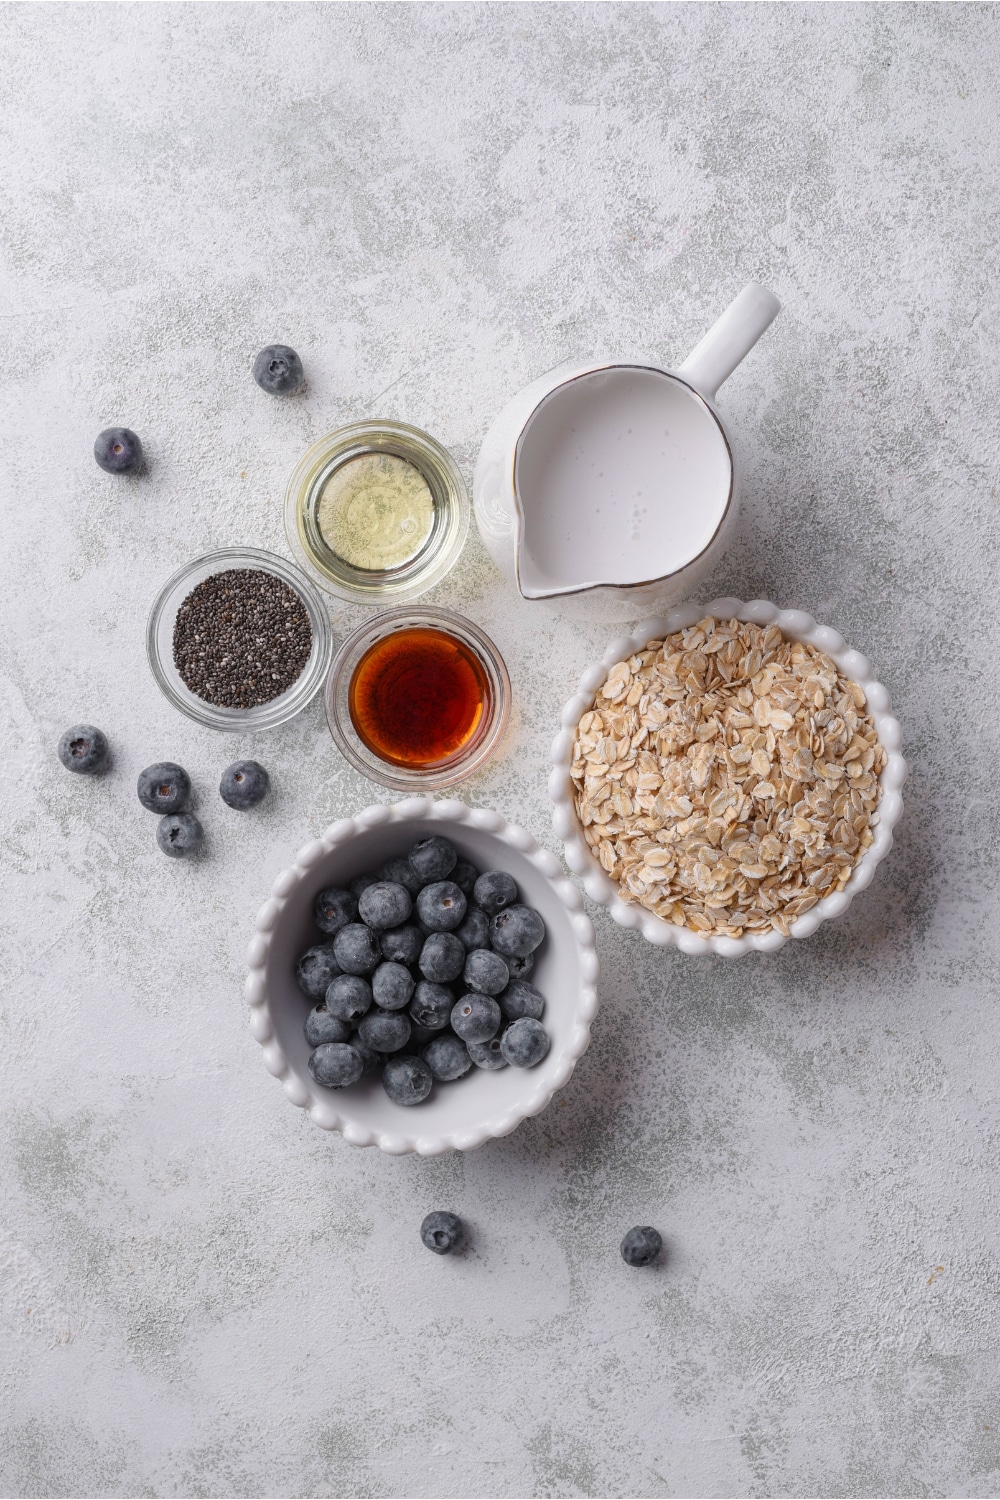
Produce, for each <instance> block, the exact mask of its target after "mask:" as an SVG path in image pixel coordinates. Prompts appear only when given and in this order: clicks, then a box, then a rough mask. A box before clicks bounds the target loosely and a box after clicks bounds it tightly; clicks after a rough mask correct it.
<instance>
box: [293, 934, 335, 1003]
mask: <svg viewBox="0 0 1000 1500" xmlns="http://www.w3.org/2000/svg"><path fill="white" fill-rule="evenodd" d="M339 973H341V968H340V965H339V964H338V962H337V960H336V957H335V955H334V952H333V944H332V943H317V945H316V947H315V948H307V949H306V951H305V953H303V955H302V957H301V958H300V959H299V961H298V963H297V964H296V965H295V978H296V979H297V980H298V984H299V989H300V990H301V991H302V993H303V994H304V995H308V996H309V998H310V1000H322V998H323V996H324V995H325V994H326V992H327V990H328V988H329V987H330V985H331V984H332V982H333V981H334V980H335V979H336V977H337V975H338V974H339Z"/></svg>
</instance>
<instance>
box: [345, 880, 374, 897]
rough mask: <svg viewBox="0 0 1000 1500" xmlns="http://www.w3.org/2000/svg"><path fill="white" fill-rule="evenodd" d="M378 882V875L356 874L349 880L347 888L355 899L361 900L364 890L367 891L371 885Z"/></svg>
mask: <svg viewBox="0 0 1000 1500" xmlns="http://www.w3.org/2000/svg"><path fill="white" fill-rule="evenodd" d="M377 884H378V876H377V875H355V877H354V879H353V880H349V881H348V882H347V889H348V890H349V891H350V893H351V895H352V896H353V897H354V899H355V901H360V900H361V893H362V891H366V890H367V889H368V887H369V886H370V885H377Z"/></svg>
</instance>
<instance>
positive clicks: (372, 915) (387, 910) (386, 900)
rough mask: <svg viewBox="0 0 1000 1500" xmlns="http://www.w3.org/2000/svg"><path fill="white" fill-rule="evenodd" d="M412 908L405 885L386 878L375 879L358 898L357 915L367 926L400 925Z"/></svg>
mask: <svg viewBox="0 0 1000 1500" xmlns="http://www.w3.org/2000/svg"><path fill="white" fill-rule="evenodd" d="M412 910H413V902H412V901H411V900H410V893H409V891H408V890H407V889H406V887H405V886H402V885H393V884H391V883H390V882H389V881H387V880H379V881H376V883H375V884H374V885H370V886H369V887H368V889H367V890H364V891H362V892H361V895H360V897H359V898H358V916H359V917H360V918H361V920H362V922H367V924H368V926H369V927H376V928H384V927H401V926H402V925H403V923H404V922H405V921H406V920H407V918H408V917H409V915H410V912H411V911H412Z"/></svg>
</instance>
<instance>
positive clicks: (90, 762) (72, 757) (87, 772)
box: [57, 724, 109, 776]
mask: <svg viewBox="0 0 1000 1500" xmlns="http://www.w3.org/2000/svg"><path fill="white" fill-rule="evenodd" d="M57 753H58V756H59V759H60V760H61V761H62V763H63V765H64V766H65V767H66V769H67V771H76V772H78V773H79V775H81V776H97V775H99V774H100V772H101V771H105V770H107V766H108V758H109V757H108V742H107V739H106V738H105V736H104V735H103V734H102V733H101V731H100V730H99V729H95V728H94V726H93V724H74V725H73V728H72V729H67V730H66V733H65V734H63V735H60V737H59V746H58V751H57Z"/></svg>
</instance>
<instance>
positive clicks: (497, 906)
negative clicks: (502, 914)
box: [472, 870, 517, 917]
mask: <svg viewBox="0 0 1000 1500" xmlns="http://www.w3.org/2000/svg"><path fill="white" fill-rule="evenodd" d="M472 894H473V897H474V899H475V902H476V905H477V906H481V907H482V908H483V911H484V912H486V913H487V915H488V916H491V917H495V916H496V914H497V912H498V911H500V910H501V909H502V908H503V907H505V906H510V904H511V902H512V901H516V900H517V886H516V885H515V884H514V881H513V879H512V877H511V876H510V875H507V874H505V873H504V871H503V870H487V871H486V874H485V875H480V877H479V879H478V880H477V881H476V883H475V885H474V886H473V887H472Z"/></svg>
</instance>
